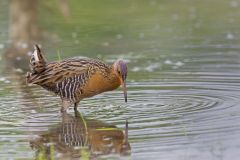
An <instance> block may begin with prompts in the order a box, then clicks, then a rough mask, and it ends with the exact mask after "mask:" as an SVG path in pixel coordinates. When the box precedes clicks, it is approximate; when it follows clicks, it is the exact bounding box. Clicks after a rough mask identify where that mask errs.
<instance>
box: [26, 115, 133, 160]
mask: <svg viewBox="0 0 240 160" xmlns="http://www.w3.org/2000/svg"><path fill="white" fill-rule="evenodd" d="M30 145H31V147H32V148H33V149H36V158H37V159H41V158H43V159H52V158H53V159H55V158H57V159H66V158H67V159H79V158H81V159H82V158H87V159H95V158H97V157H99V156H103V155H104V156H107V155H108V156H109V155H111V156H117V157H123V156H124V157H126V156H130V150H131V147H130V144H129V142H128V122H127V121H126V129H125V132H124V131H122V130H121V129H119V128H117V127H116V126H114V125H110V124H106V123H104V122H101V121H98V120H88V119H85V118H84V117H83V116H82V115H81V113H80V112H78V111H75V116H71V115H69V114H67V113H63V114H62V123H60V124H59V125H58V126H57V127H54V128H53V129H50V130H49V131H48V132H47V133H44V134H41V135H39V137H38V138H35V139H33V140H31V142H30Z"/></svg>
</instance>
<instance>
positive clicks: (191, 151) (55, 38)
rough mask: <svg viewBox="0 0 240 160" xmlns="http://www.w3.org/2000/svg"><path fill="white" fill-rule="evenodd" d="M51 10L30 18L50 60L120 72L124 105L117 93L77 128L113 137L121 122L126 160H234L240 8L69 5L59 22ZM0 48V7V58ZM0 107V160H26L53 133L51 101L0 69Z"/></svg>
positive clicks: (0, 38)
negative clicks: (97, 62) (88, 62)
mask: <svg viewBox="0 0 240 160" xmlns="http://www.w3.org/2000/svg"><path fill="white" fill-rule="evenodd" d="M55 3H56V2H55V1H48V2H42V3H40V8H39V17H38V23H39V25H40V26H41V29H42V30H44V32H45V34H46V35H47V37H48V38H46V40H44V42H42V45H43V49H44V51H45V52H44V53H45V55H46V57H47V58H48V59H49V60H56V59H58V57H59V55H60V57H61V58H66V57H71V56H87V57H93V58H101V59H103V60H104V61H106V62H109V63H112V62H113V61H115V60H116V59H119V58H122V59H124V60H126V61H127V62H128V66H129V77H128V82H127V86H128V97H129V101H128V103H127V104H125V103H124V100H123V95H122V91H121V90H116V91H112V92H108V93H104V94H101V95H98V96H95V97H92V98H90V99H86V100H84V101H82V102H81V104H80V106H79V111H80V112H81V114H82V115H83V116H84V117H85V118H86V119H93V120H96V121H102V122H103V123H106V124H111V125H114V126H116V127H118V128H119V129H124V128H125V120H126V119H128V121H129V143H130V146H131V156H130V157H127V158H128V159H146V158H149V159H199V160H200V159H213V160H215V159H226V160H228V159H235V160H237V159H238V157H239V156H240V152H239V151H240V139H239V136H240V100H239V97H240V84H239V81H240V62H239V60H240V53H239V52H240V45H239V44H240V43H239V42H240V36H239V35H240V32H239V27H240V18H239V17H240V10H239V7H240V1H238V0H211V1H209V0H202V1H192V0H176V1H164V0H162V1H157V0H156V1H154V0H149V1H143V0H141V1H134V0H132V1H127V0H126V1H125V0H124V1H113V0H104V1H77V0H75V1H71V2H70V10H71V11H70V13H71V14H70V17H69V18H67V19H66V18H64V17H63V16H62V15H61V13H60V11H59V10H58V9H57V7H55ZM8 43H9V41H8V2H7V1H1V2H0V52H1V53H4V50H5V49H6V47H7V46H8ZM2 62H3V61H2ZM2 68H3V67H2ZM17 71H18V70H17ZM0 102H1V103H0V124H1V125H0V157H2V158H3V159H21V158H22V159H34V157H35V156H36V150H34V149H32V148H31V147H30V141H32V140H33V139H35V138H36V137H38V136H39V135H41V134H46V133H48V132H49V131H50V130H51V128H54V127H56V126H57V125H58V124H59V123H61V121H62V119H61V118H62V117H61V114H60V113H59V109H60V105H61V103H60V99H59V98H57V97H55V96H54V95H52V94H51V93H49V92H47V91H45V90H44V89H42V88H40V87H38V86H27V85H25V82H24V76H22V75H19V74H9V73H6V72H4V71H3V69H2V73H1V74H0ZM69 115H70V116H71V115H74V113H73V110H72V109H70V110H69ZM103 159H111V158H109V157H103Z"/></svg>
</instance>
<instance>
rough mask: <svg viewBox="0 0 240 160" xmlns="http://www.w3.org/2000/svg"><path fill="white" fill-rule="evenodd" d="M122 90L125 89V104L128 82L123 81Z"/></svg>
mask: <svg viewBox="0 0 240 160" xmlns="http://www.w3.org/2000/svg"><path fill="white" fill-rule="evenodd" d="M122 88H123V94H124V99H125V102H127V87H126V81H125V80H124V81H123V84H122Z"/></svg>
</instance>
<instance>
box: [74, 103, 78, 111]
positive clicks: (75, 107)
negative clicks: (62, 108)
mask: <svg viewBox="0 0 240 160" xmlns="http://www.w3.org/2000/svg"><path fill="white" fill-rule="evenodd" d="M78 104H79V102H76V103H74V111H77V106H78Z"/></svg>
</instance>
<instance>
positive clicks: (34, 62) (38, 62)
mask: <svg viewBox="0 0 240 160" xmlns="http://www.w3.org/2000/svg"><path fill="white" fill-rule="evenodd" d="M45 67H46V60H45V58H44V57H43V55H42V52H41V49H40V48H39V46H38V45H35V46H34V52H33V53H32V55H31V58H30V68H31V72H32V73H41V72H42V71H44V70H45Z"/></svg>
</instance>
